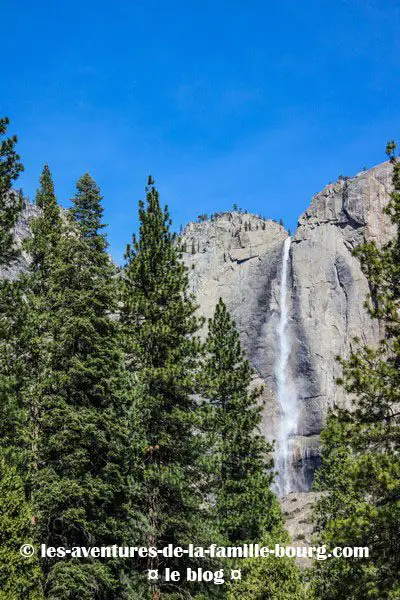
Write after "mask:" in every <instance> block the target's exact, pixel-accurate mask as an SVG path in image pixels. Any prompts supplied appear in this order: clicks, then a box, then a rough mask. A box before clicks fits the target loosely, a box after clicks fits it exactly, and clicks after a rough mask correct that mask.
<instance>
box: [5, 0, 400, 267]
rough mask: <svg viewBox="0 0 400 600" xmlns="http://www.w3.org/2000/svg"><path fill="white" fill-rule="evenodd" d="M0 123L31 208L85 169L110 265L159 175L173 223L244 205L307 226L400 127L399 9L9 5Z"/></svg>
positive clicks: (367, 5) (380, 3)
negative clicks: (48, 187) (19, 161)
mask: <svg viewBox="0 0 400 600" xmlns="http://www.w3.org/2000/svg"><path fill="white" fill-rule="evenodd" d="M1 14H2V34H1V37H2V61H1V62H2V66H1V73H0V114H2V115H8V116H9V117H10V119H11V120H12V131H13V132H14V131H15V132H16V133H17V134H18V136H19V150H20V153H21V155H22V158H23V162H24V164H25V167H26V171H25V173H24V174H23V176H22V178H21V182H20V185H21V186H22V187H23V190H24V192H25V193H26V194H27V195H28V196H29V197H31V198H33V197H34V194H35V190H36V187H37V181H38V177H39V175H40V171H41V169H42V166H43V164H44V163H45V162H48V163H49V165H50V168H51V170H52V172H53V175H54V179H55V183H56V191H57V193H58V197H59V199H60V201H61V203H62V204H63V205H65V206H66V205H68V198H70V197H71V195H72V193H73V189H74V183H75V181H76V179H77V178H78V177H79V176H80V175H81V174H82V173H84V172H85V171H89V172H90V173H91V174H92V175H93V177H94V178H95V179H96V181H97V182H98V184H99V185H100V187H101V189H102V192H103V194H104V204H105V218H106V222H107V223H108V224H109V229H108V231H109V240H110V243H111V251H112V254H113V256H114V258H115V259H116V260H118V261H121V259H122V254H123V252H124V248H125V244H126V242H128V241H129V240H130V237H131V233H132V231H133V230H134V229H136V227H137V216H136V210H137V200H138V199H139V198H140V197H143V188H144V185H145V182H146V178H147V175H148V174H149V173H151V174H153V176H154V177H155V179H156V182H157V184H158V187H159V189H160V192H161V195H162V200H163V202H167V203H168V204H169V206H170V210H171V214H172V217H173V220H174V224H175V226H176V227H179V225H180V224H181V223H182V224H186V222H187V221H189V220H191V219H193V218H195V217H196V216H197V215H198V214H199V213H202V212H207V213H209V212H212V211H218V210H225V209H229V208H231V206H232V204H233V203H234V202H237V203H238V204H239V205H240V206H243V207H244V208H247V209H249V210H251V211H255V212H262V213H264V214H265V215H266V216H268V217H272V218H276V219H279V218H280V217H282V218H283V219H284V221H285V224H287V226H289V227H291V228H292V229H293V228H294V227H295V224H296V221H297V218H298V216H299V214H300V213H301V212H302V211H303V210H304V209H305V208H306V207H307V205H308V204H309V201H310V198H311V196H312V195H313V194H314V193H316V192H317V191H319V190H320V189H321V187H322V186H323V185H325V184H326V183H328V182H329V181H333V180H336V178H337V177H338V175H340V174H343V175H354V174H355V173H357V172H358V171H360V170H361V169H362V168H363V166H364V165H365V166H366V167H371V166H373V165H374V164H377V163H379V162H381V161H383V160H384V159H385V155H384V146H385V143H386V141H387V139H388V138H396V137H399V131H400V127H399V126H400V103H399V83H400V77H399V75H400V35H399V33H400V2H399V0H303V1H302V2H299V1H298V0H274V1H270V0H250V1H249V0H248V1H244V0H229V1H228V0H214V1H213V2H211V1H208V0H202V1H198V0H185V1H183V0H169V1H165V0H158V1H156V0H125V1H122V0H113V1H111V2H110V1H107V2H106V1H105V0H97V1H93V0H81V1H80V2H78V1H77V0H69V1H68V2H61V1H57V0H52V1H48V0H38V1H37V2H33V1H32V0H29V1H28V0H20V1H19V2H6V1H3V2H1Z"/></svg>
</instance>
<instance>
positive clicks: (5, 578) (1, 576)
mask: <svg viewBox="0 0 400 600" xmlns="http://www.w3.org/2000/svg"><path fill="white" fill-rule="evenodd" d="M31 519H32V509H31V506H30V505H29V503H28V502H27V501H26V495H25V489H24V484H23V481H22V479H21V476H20V474H19V473H18V469H17V468H16V467H15V466H13V465H12V464H11V463H10V461H7V460H5V458H4V456H0V564H1V569H0V600H24V599H25V598H29V599H30V600H40V599H41V598H43V593H42V587H41V573H40V569H39V565H38V561H37V558H36V557H35V556H33V557H32V558H26V557H22V556H21V554H20V547H21V545H22V544H32V541H33V526H32V523H31Z"/></svg>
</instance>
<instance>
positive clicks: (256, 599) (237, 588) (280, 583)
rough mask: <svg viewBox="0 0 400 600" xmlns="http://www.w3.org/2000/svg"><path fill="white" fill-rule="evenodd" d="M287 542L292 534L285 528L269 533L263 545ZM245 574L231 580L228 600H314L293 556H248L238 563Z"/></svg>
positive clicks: (273, 545)
mask: <svg viewBox="0 0 400 600" xmlns="http://www.w3.org/2000/svg"><path fill="white" fill-rule="evenodd" d="M277 542H279V543H280V544H288V543H289V536H288V535H287V534H285V533H283V532H281V535H280V536H279V539H277V536H276V535H273V536H271V535H266V536H265V537H264V538H263V540H262V545H263V546H267V547H269V548H274V547H275V544H276V543H277ZM238 566H239V567H240V568H241V570H242V578H241V579H239V580H236V581H233V582H229V584H228V588H227V600H244V599H245V600H247V599H248V600H250V599H251V600H305V599H307V600H312V598H313V597H314V596H313V594H312V592H311V590H309V589H308V590H307V588H306V584H305V577H304V572H302V571H301V569H300V568H299V567H298V566H297V565H296V563H295V560H294V559H293V558H287V557H286V556H285V557H282V558H278V557H276V556H271V555H270V556H267V557H265V558H248V559H245V560H242V561H240V564H239V565H238Z"/></svg>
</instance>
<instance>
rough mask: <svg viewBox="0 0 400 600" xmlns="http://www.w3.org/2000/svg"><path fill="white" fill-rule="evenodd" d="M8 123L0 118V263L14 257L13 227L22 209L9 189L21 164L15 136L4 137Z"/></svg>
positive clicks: (14, 193)
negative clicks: (16, 149)
mask: <svg viewBox="0 0 400 600" xmlns="http://www.w3.org/2000/svg"><path fill="white" fill-rule="evenodd" d="M9 123H10V122H9V120H8V119H7V118H3V119H0V264H5V263H8V262H10V261H11V260H12V259H13V258H14V257H15V249H14V248H13V228H14V225H15V224H16V222H17V219H18V217H19V215H20V212H21V209H22V197H21V194H18V193H16V192H13V191H12V189H11V186H12V183H13V181H15V180H16V179H17V178H18V176H19V174H20V173H21V171H23V166H22V164H21V162H20V157H19V155H18V154H17V153H16V151H15V144H16V143H17V138H16V136H12V137H9V138H5V137H4V136H5V134H6V133H7V128H8V125H9Z"/></svg>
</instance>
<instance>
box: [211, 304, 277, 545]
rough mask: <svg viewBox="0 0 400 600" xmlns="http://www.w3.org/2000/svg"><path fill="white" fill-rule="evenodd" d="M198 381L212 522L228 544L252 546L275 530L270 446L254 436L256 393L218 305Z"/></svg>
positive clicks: (258, 413) (256, 428)
mask: <svg viewBox="0 0 400 600" xmlns="http://www.w3.org/2000/svg"><path fill="white" fill-rule="evenodd" d="M205 349H206V359H205V361H204V365H203V369H202V373H201V379H202V395H203V396H204V397H205V398H206V402H205V403H204V405H203V411H204V427H205V430H206V432H207V438H208V441H207V447H208V451H207V454H206V464H207V468H208V471H209V474H210V477H211V481H210V490H209V493H210V495H211V496H212V497H214V498H215V502H216V506H215V518H216V520H217V522H218V525H219V528H220V531H221V533H222V534H223V535H224V536H225V537H226V538H227V540H229V542H232V543H235V542H252V541H255V542H258V541H259V540H260V539H261V538H262V537H263V536H264V535H265V533H266V532H268V531H271V530H272V529H273V528H276V527H277V526H279V525H280V524H281V520H282V517H281V513H280V509H279V506H278V502H277V500H276V498H275V496H274V494H273V493H272V492H271V490H270V486H271V483H272V479H273V475H272V474H271V469H272V466H273V463H272V459H271V452H272V446H271V445H270V444H268V443H267V442H266V440H265V438H264V436H263V435H262V433H261V432H260V430H259V426H260V423H261V411H262V404H261V403H260V402H259V397H260V395H261V392H262V390H261V389H259V388H255V389H253V390H252V391H250V390H249V387H250V382H251V377H252V369H251V367H250V364H249V362H248V361H247V360H246V359H245V356H244V352H243V350H242V348H241V345H240V340H239V333H238V331H237V330H236V327H235V324H234V322H233V321H232V318H231V316H230V315H229V312H228V310H227V308H226V306H225V304H224V302H223V300H222V299H220V300H219V302H218V304H217V307H216V311H215V315H214V318H213V319H210V320H209V333H208V337H207V341H206V346H205Z"/></svg>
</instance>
